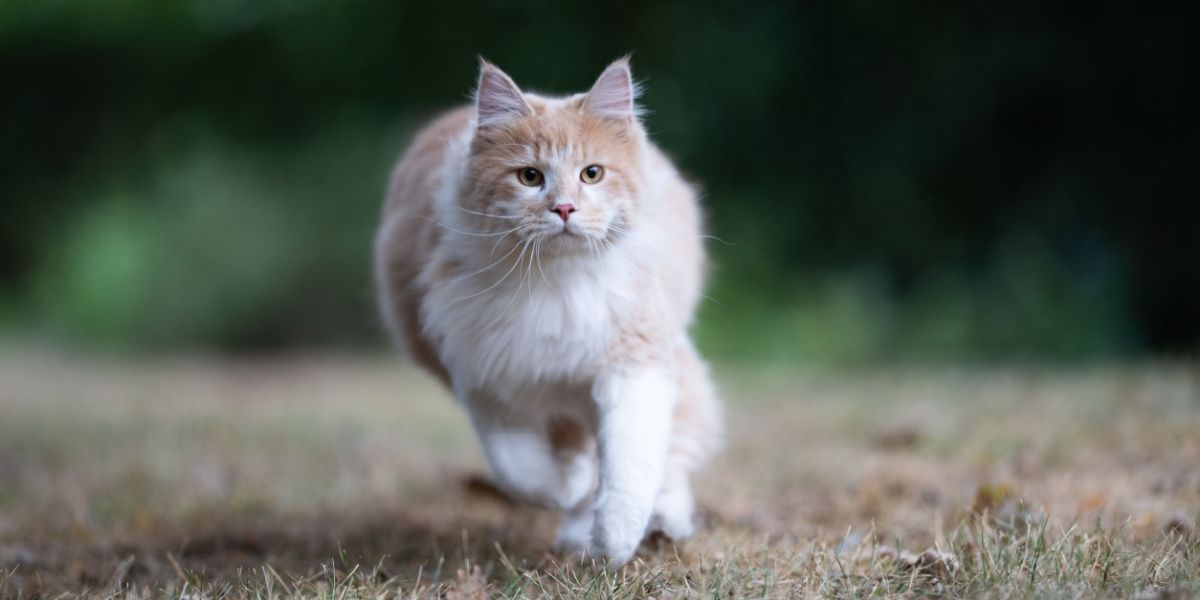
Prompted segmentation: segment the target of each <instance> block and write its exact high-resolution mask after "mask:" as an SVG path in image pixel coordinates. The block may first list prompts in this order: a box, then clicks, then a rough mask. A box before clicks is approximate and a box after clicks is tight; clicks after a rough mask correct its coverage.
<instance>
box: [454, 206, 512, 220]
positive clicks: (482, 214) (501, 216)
mask: <svg viewBox="0 0 1200 600" xmlns="http://www.w3.org/2000/svg"><path fill="white" fill-rule="evenodd" d="M454 208H457V209H458V210H461V211H463V212H465V213H468V214H472V215H479V216H481V217H491V218H493V219H520V218H521V216H520V215H515V216H508V215H489V214H487V213H483V212H479V211H477V210H471V209H469V208H463V207H461V206H459V205H457V204H455V205H454Z"/></svg>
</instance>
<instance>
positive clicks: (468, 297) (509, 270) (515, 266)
mask: <svg viewBox="0 0 1200 600" xmlns="http://www.w3.org/2000/svg"><path fill="white" fill-rule="evenodd" d="M528 247H529V242H528V240H527V241H526V242H525V244H524V245H523V246H521V255H520V256H518V257H517V260H515V261H513V266H511V267H509V268H508V272H506V273H505V274H504V277H501V278H500V280H499V281H497V282H496V283H493V284H492V285H489V286H488V287H487V288H485V289H482V290H480V291H478V292H475V293H474V294H471V295H469V296H463V297H461V298H455V299H454V300H451V302H458V301H460V300H469V299H471V298H474V297H476V296H479V295H481V294H486V293H488V292H490V291H492V290H493V289H495V288H496V286H498V285H500V284H501V283H504V280H505V279H508V276H509V275H512V272H513V271H514V270H516V268H517V265H519V264H521V262H523V261H522V259H523V258H524V257H525V248H528ZM513 248H514V249H515V248H516V247H515V246H514V247H513Z"/></svg>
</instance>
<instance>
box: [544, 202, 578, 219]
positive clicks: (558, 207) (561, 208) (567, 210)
mask: <svg viewBox="0 0 1200 600" xmlns="http://www.w3.org/2000/svg"><path fill="white" fill-rule="evenodd" d="M550 212H556V213H558V216H560V217H562V220H563V223H566V222H567V219H569V218H571V213H573V212H575V205H574V204H555V205H554V206H553V207H551V208H550Z"/></svg>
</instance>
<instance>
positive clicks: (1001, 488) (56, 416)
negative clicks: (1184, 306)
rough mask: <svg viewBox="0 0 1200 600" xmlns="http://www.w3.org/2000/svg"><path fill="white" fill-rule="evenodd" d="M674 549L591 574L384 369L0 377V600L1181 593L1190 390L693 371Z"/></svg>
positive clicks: (1091, 377) (1126, 378)
mask: <svg viewBox="0 0 1200 600" xmlns="http://www.w3.org/2000/svg"><path fill="white" fill-rule="evenodd" d="M717 372H718V378H719V380H720V382H721V387H722V389H723V392H724V396H725V398H726V406H727V416H728V439H727V445H726V449H725V451H724V452H723V453H722V454H721V456H720V458H719V459H718V460H717V461H715V462H714V463H713V464H712V465H710V466H709V468H708V469H707V470H705V471H704V472H703V473H702V474H701V476H700V477H699V478H698V481H697V487H698V496H699V499H700V505H701V511H700V513H701V514H700V521H701V533H700V534H698V536H697V537H696V538H695V539H693V540H689V541H687V542H685V543H682V544H679V545H672V544H670V543H669V542H666V541H663V540H657V541H655V542H654V543H652V544H648V545H647V546H646V547H644V548H643V551H642V552H641V553H640V554H639V557H638V558H637V559H636V560H635V561H634V562H633V563H632V564H630V565H629V566H627V567H625V568H623V569H621V570H618V571H609V570H607V569H605V568H603V567H601V566H598V565H593V564H578V563H573V562H571V561H569V560H566V559H562V558H559V557H555V556H553V555H552V554H550V553H549V552H548V548H549V545H550V542H551V540H552V535H553V527H554V517H553V515H551V514H549V513H546V512H542V511H538V510H534V509H529V508H523V507H518V506H513V505H512V504H511V503H510V502H508V501H507V499H506V498H504V497H503V495H501V494H498V493H497V492H495V491H494V489H493V488H492V487H491V486H490V485H489V484H488V483H487V479H486V472H485V470H484V469H483V463H482V459H481V457H480V455H479V452H478V450H477V449H476V447H475V444H474V442H473V440H472V438H471V435H470V431H469V429H468V426H467V422H466V419H465V417H464V415H463V414H462V413H461V411H460V410H459V409H458V407H457V406H455V405H454V404H453V402H452V401H451V400H450V399H449V397H448V395H447V393H446V392H445V391H443V390H442V389H440V388H439V387H438V386H437V385H436V384H435V382H434V381H432V380H431V379H429V378H428V377H426V376H424V375H422V374H421V373H419V372H417V371H414V370H413V369H411V368H409V367H406V366H404V365H402V364H398V363H397V362H396V361H393V360H391V359H388V358H386V357H371V356H368V357H361V356H348V355H345V356H343V355H334V356H294V357H287V358H270V359H261V358H256V359H236V360H235V359H229V358H195V357H193V358H187V359H183V358H163V357H151V358H136V359H134V358H125V359H119V360H118V359H105V360H102V359H95V358H90V359H89V358H80V357H73V356H67V355H62V354H54V353H49V354H47V353H41V354H37V353H28V352H24V353H23V352H16V351H14V350H11V349H10V350H9V351H7V352H4V353H0V597H4V596H23V595H38V594H40V595H43V596H50V597H54V596H57V595H64V596H67V597H73V596H75V595H88V596H101V597H104V596H109V595H111V596H116V597H150V596H155V597H157V596H173V597H184V596H186V597H190V598H198V597H233V598H241V597H266V596H271V595H275V596H288V597H292V596H303V597H309V596H324V597H334V598H340V597H372V598H374V597H388V598H393V597H396V596H397V595H399V596H401V597H408V596H409V595H413V596H417V597H434V596H440V597H445V598H462V597H485V596H489V597H490V596H543V595H553V596H556V597H567V598H571V597H593V596H604V597H642V596H654V597H657V598H679V597H701V596H704V597H722V598H726V597H764V596H765V597H834V596H838V597H858V596H879V597H893V596H894V597H910V596H914V595H917V596H924V595H944V596H955V597H957V596H967V597H975V596H980V595H988V596H1038V597H1044V596H1068V597H1095V596H1116V597H1124V596H1133V595H1139V597H1147V598H1169V597H1190V596H1192V595H1196V594H1200V533H1198V532H1197V519H1198V518H1200V368H1198V367H1197V365H1196V364H1192V363H1181V362H1177V363H1169V364H1146V365H1139V366H1120V365H1110V366H1092V367H1073V368H1057V369H1049V368H1015V367H1007V368H982V367H973V368H934V367H907V368H900V367H883V368H871V369H868V368H858V369H849V370H817V369H812V370H807V369H785V368H779V367H733V366H724V367H719V368H718V369H717Z"/></svg>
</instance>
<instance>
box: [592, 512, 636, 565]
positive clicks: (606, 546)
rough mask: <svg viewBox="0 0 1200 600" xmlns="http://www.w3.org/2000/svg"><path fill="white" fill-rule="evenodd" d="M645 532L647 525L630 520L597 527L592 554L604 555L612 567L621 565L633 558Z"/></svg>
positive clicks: (593, 538)
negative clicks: (640, 525)
mask: <svg viewBox="0 0 1200 600" xmlns="http://www.w3.org/2000/svg"><path fill="white" fill-rule="evenodd" d="M613 525H617V526H616V527H614V526H613ZM621 525H625V526H624V527H622V526H621ZM644 532H645V527H638V526H637V525H636V524H635V523H628V522H625V523H609V524H608V527H597V528H596V529H595V533H594V534H593V537H592V550H591V551H592V554H595V555H597V556H600V557H603V558H604V559H605V560H607V561H608V566H609V567H611V568H617V567H620V566H622V565H624V564H625V563H627V562H629V560H630V559H632V558H633V554H634V553H635V552H637V549H638V546H640V545H641V543H642V534H643V533H644Z"/></svg>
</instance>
